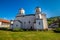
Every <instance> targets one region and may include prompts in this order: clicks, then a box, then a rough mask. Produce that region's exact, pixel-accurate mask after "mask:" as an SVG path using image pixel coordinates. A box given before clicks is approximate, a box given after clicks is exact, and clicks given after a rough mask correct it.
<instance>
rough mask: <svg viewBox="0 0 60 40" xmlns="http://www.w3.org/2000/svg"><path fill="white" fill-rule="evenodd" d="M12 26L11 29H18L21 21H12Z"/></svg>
mask: <svg viewBox="0 0 60 40" xmlns="http://www.w3.org/2000/svg"><path fill="white" fill-rule="evenodd" d="M12 26H13V28H12V29H15V28H16V29H20V28H21V23H20V22H18V21H14V23H13V25H12Z"/></svg>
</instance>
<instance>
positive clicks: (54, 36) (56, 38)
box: [0, 30, 60, 40]
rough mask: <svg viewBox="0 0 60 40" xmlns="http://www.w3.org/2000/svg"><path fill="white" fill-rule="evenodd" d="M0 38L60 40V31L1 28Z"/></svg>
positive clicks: (3, 39)
mask: <svg viewBox="0 0 60 40" xmlns="http://www.w3.org/2000/svg"><path fill="white" fill-rule="evenodd" d="M0 40H60V33H54V32H53V31H45V32H43V31H38V32H37V31H25V32H11V31H3V30H0Z"/></svg>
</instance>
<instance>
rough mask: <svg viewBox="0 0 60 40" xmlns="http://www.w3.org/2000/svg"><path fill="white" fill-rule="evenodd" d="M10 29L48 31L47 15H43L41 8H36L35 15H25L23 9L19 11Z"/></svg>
mask: <svg viewBox="0 0 60 40" xmlns="http://www.w3.org/2000/svg"><path fill="white" fill-rule="evenodd" d="M10 23H11V24H10V29H15V28H17V29H34V30H37V29H38V30H44V29H48V24H47V18H46V14H44V13H42V11H41V8H40V7H36V8H35V13H34V14H28V15H25V10H24V9H23V8H21V9H19V12H18V14H17V15H16V17H15V19H14V20H11V22H10Z"/></svg>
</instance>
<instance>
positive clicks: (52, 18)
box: [47, 16, 60, 25]
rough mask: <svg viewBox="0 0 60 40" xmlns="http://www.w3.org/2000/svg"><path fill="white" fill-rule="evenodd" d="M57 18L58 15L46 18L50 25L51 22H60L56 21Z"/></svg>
mask: <svg viewBox="0 0 60 40" xmlns="http://www.w3.org/2000/svg"><path fill="white" fill-rule="evenodd" d="M59 18H60V16H56V17H50V18H47V21H48V25H51V24H52V23H60V22H58V21H59Z"/></svg>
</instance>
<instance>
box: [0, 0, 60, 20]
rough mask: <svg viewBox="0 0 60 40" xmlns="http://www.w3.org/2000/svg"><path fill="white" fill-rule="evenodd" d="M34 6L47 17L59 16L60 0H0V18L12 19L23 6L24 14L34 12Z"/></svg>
mask: <svg viewBox="0 0 60 40" xmlns="http://www.w3.org/2000/svg"><path fill="white" fill-rule="evenodd" d="M36 6H40V7H41V8H42V12H45V13H46V14H47V17H53V16H60V0H0V18H7V19H9V20H10V19H14V17H15V16H16V14H17V13H18V9H19V8H24V9H25V11H26V14H34V11H35V7H36Z"/></svg>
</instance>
